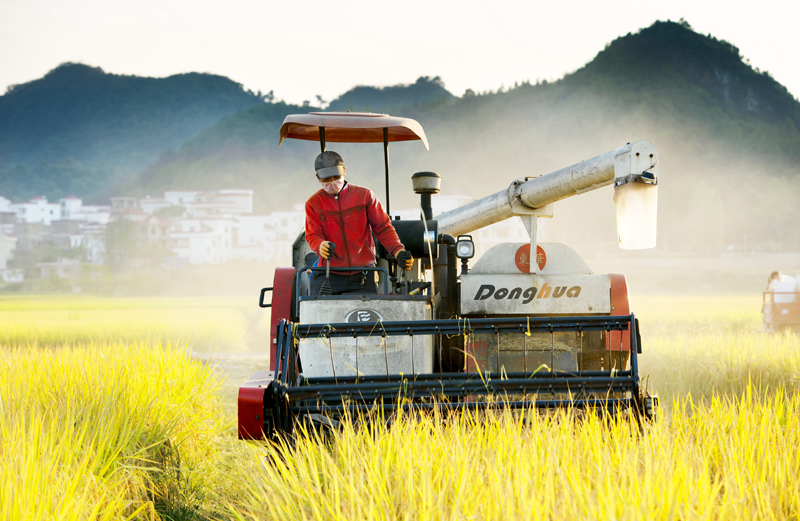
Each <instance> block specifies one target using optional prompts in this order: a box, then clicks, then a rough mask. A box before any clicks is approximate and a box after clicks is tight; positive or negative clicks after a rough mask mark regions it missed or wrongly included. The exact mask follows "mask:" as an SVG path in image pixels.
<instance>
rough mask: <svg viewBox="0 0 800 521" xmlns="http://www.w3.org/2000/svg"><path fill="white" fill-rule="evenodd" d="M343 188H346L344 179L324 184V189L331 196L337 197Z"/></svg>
mask: <svg viewBox="0 0 800 521" xmlns="http://www.w3.org/2000/svg"><path fill="white" fill-rule="evenodd" d="M342 187H344V179H339V180H338V181H333V182H331V183H323V184H322V189H323V190H325V191H326V192H328V193H329V194H331V195H336V194H338V193H339V192H341V191H342Z"/></svg>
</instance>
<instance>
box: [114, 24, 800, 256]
mask: <svg viewBox="0 0 800 521" xmlns="http://www.w3.org/2000/svg"><path fill="white" fill-rule="evenodd" d="M535 75H536V71H535V70H531V69H529V68H527V66H526V65H525V64H524V63H520V76H521V77H531V76H535ZM441 87H442V88H444V85H441ZM346 98H347V95H344V96H342V97H341V98H340V99H346ZM310 110H315V109H314V108H313V107H302V108H301V107H297V106H287V105H283V104H266V105H264V106H259V107H253V108H251V109H249V110H247V111H243V112H240V113H238V114H235V115H232V116H229V117H226V118H224V119H223V120H221V121H220V122H219V123H217V124H216V125H214V126H212V127H211V128H209V129H206V130H204V131H203V132H201V133H200V134H198V136H197V137H196V138H194V139H192V140H189V141H188V142H186V143H185V144H184V145H183V146H182V147H181V148H180V149H178V150H177V151H176V152H170V153H169V154H166V155H164V156H162V157H161V158H160V160H159V162H158V163H157V164H156V165H154V166H153V167H151V168H150V169H148V170H147V171H146V172H145V173H144V174H143V175H142V177H141V178H140V180H139V182H138V183H136V184H135V185H131V186H129V187H128V188H129V190H130V191H137V192H139V193H145V192H147V193H159V192H160V191H162V190H163V189H166V188H170V187H181V188H182V187H187V186H192V187H197V188H214V187H222V186H244V187H249V188H253V189H254V190H256V193H257V196H258V197H259V199H258V207H259V209H260V210H261V211H267V210H271V209H278V208H288V207H290V206H291V205H292V204H293V203H297V202H302V201H303V200H304V199H305V197H306V196H307V195H308V193H310V191H312V190H314V189H316V185H315V181H314V177H313V173H312V171H311V164H312V161H313V157H314V156H315V155H316V153H318V150H319V147H318V145H315V144H314V143H311V142H296V141H293V140H287V141H286V142H284V145H283V146H282V147H281V148H280V149H278V147H277V141H278V128H279V126H280V124H281V121H282V119H283V117H284V116H285V115H286V114H290V113H297V112H301V113H302V112H307V111H310ZM392 110H393V111H392V114H393V115H403V116H407V117H412V118H415V119H417V120H418V121H420V123H421V124H422V125H423V127H424V128H425V131H426V133H427V135H428V138H429V141H430V144H431V150H430V152H426V151H425V150H424V147H422V146H421V145H419V144H418V143H413V142H411V143H398V144H395V145H392V147H391V151H392V152H391V153H390V155H391V163H392V169H393V178H394V179H396V181H395V187H398V188H397V191H396V192H394V195H393V206H394V207H398V205H405V206H411V205H413V204H415V203H414V200H413V195H412V194H411V193H410V190H409V189H408V186H407V185H408V181H407V178H408V177H409V176H410V175H411V174H412V173H413V172H415V171H421V170H434V171H439V172H440V173H441V174H442V175H443V176H444V181H443V193H454V192H458V193H463V194H466V195H470V196H473V197H479V196H482V195H486V194H488V193H491V191H496V190H500V189H503V188H505V187H507V186H508V183H509V182H510V181H511V180H513V179H514V178H516V177H523V176H531V175H541V174H545V173H547V172H550V171H552V170H554V169H557V168H560V167H563V166H566V165H569V164H572V163H575V162H578V161H580V160H582V159H586V158H588V157H592V156H594V155H597V154H600V153H603V152H606V151H608V150H611V149H614V148H616V147H618V146H620V145H624V144H625V143H626V142H628V141H633V140H636V139H648V140H650V141H652V142H653V143H654V144H655V145H656V146H657V148H658V150H659V154H660V157H661V163H660V165H659V168H660V170H661V173H662V177H663V183H662V184H661V186H660V193H661V202H660V205H659V208H660V214H661V217H660V227H659V233H660V234H662V235H664V237H665V238H664V240H663V241H662V244H667V245H670V247H673V248H683V247H686V248H690V249H700V250H702V249H713V250H718V249H719V247H720V244H732V243H735V242H736V243H738V242H741V241H742V235H748V236H749V242H748V240H747V239H745V242H748V244H750V245H751V246H753V245H754V244H755V243H754V237H755V238H756V239H755V241H757V242H759V244H760V246H759V247H762V246H763V248H766V249H769V248H772V249H776V250H779V249H783V248H785V245H787V244H792V243H796V246H797V247H799V248H800V229H798V227H797V226H796V222H797V221H798V218H800V214H798V212H800V210H798V209H797V206H798V205H797V204H796V194H797V193H800V170H798V167H797V165H798V164H800V163H799V162H800V132H798V130H797V129H798V126H800V125H799V124H798V122H800V103H798V101H797V100H796V99H795V98H794V97H793V96H792V95H791V94H790V93H789V92H788V91H787V90H786V89H785V88H784V87H783V86H782V85H780V84H779V83H778V82H776V81H775V80H774V79H773V78H771V77H770V76H769V74H768V73H766V72H762V71H759V70H757V69H754V68H753V67H751V66H750V65H749V64H748V63H747V62H746V61H745V60H744V59H743V58H742V56H740V53H739V51H738V49H737V48H736V47H735V46H733V45H732V44H730V43H727V42H724V41H720V40H717V39H715V38H714V37H712V36H710V35H702V34H698V33H696V32H695V31H694V30H693V29H692V28H691V27H690V26H689V25H688V24H687V23H685V22H681V23H676V22H656V23H655V24H653V25H652V26H650V27H648V28H645V29H642V30H641V31H639V32H637V33H635V34H628V35H626V36H623V37H620V38H618V39H616V40H614V41H613V42H611V43H609V44H608V45H607V46H606V48H605V49H603V50H601V51H600V52H599V53H598V55H597V56H596V57H595V59H593V60H592V61H591V62H589V63H588V64H587V65H586V66H585V67H583V68H581V69H580V70H578V71H576V72H574V73H572V74H569V75H567V76H565V77H564V78H563V79H561V80H559V81H556V82H552V83H547V82H542V83H537V84H530V83H523V84H518V85H515V86H514V87H513V88H511V89H508V90H499V91H496V92H485V93H473V92H472V91H467V92H466V93H465V94H464V96H463V97H461V98H447V97H446V96H439V97H433V98H431V99H430V100H429V101H428V102H426V103H415V104H413V105H407V106H406V107H404V108H402V109H398V110H396V111H395V109H392ZM330 146H331V147H333V145H330ZM334 149H335V150H337V151H340V152H341V153H343V155H344V157H345V161H346V162H347V164H348V176H349V177H350V179H351V181H353V182H360V183H362V184H367V185H369V186H373V187H375V188H379V187H381V185H382V181H381V177H382V175H383V174H382V172H383V162H382V159H381V147H379V146H369V145H340V144H336V145H335V148H334ZM598 192H602V194H600V195H592V194H590V195H588V196H582V197H579V198H573V199H570V200H568V201H564V202H563V203H558V205H557V213H559V216H558V218H557V219H554V220H553V223H554V224H553V228H552V229H553V233H554V236H553V237H552V239H553V240H567V239H568V237H566V236H559V234H560V233H563V234H567V235H568V234H569V233H574V234H577V235H579V236H580V237H581V238H582V240H586V239H587V238H589V239H590V240H599V241H601V242H602V243H603V244H606V243H608V244H610V245H611V246H612V247H613V245H614V244H615V240H614V229H613V205H609V204H607V201H605V199H607V198H609V197H610V196H608V195H607V194H605V191H598ZM603 194H605V195H603ZM599 198H603V202H602V203H600V202H597V205H596V206H593V205H594V204H595V203H594V202H595V201H599ZM559 207H563V208H565V209H566V211H563V212H559V210H558V208H559ZM745 209H746V210H745ZM761 213H765V214H767V213H768V214H771V217H770V219H759V218H758V216H759V215H760V214H761ZM698 222H702V223H703V225H702V226H697V223H698ZM609 223H610V224H609ZM559 230H561V231H559ZM569 230H572V231H569ZM567 242H569V241H568V240H567Z"/></svg>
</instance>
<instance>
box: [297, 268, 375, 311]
mask: <svg viewBox="0 0 800 521" xmlns="http://www.w3.org/2000/svg"><path fill="white" fill-rule="evenodd" d="M326 269H327V268H325V267H324V266H311V267H307V268H302V270H301V271H310V272H312V273H314V272H323V273H324V272H325V271H326ZM330 271H331V272H333V273H336V272H337V271H338V272H361V271H377V272H380V273H383V294H384V295H388V294H389V272H388V271H386V268H381V267H378V266H364V267H361V268H356V267H343V268H333V267H332V268H331V269H330ZM295 278H296V279H297V280H296V281H295V292H294V294H295V296H296V299H297V301H296V302H295V309H298V308H297V307H296V306H297V302H299V301H300V299H301V298H303V296H301V295H300V277H295ZM308 284H309V287H310V286H311V277H309V281H308ZM306 296H309V295H306ZM310 296H318V295H310Z"/></svg>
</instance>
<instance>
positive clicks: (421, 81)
mask: <svg viewBox="0 0 800 521" xmlns="http://www.w3.org/2000/svg"><path fill="white" fill-rule="evenodd" d="M454 97H455V96H453V94H451V93H450V92H449V91H448V90H447V89H445V88H444V82H443V81H442V79H441V78H440V77H439V76H436V77H434V78H431V77H429V76H421V77H420V78H418V79H417V81H415V82H414V83H412V84H410V85H391V86H388V87H371V86H368V85H359V86H357V87H354V88H352V89H350V90H349V91H347V92H345V93H344V94H342V95H341V96H339V97H338V98H336V99H335V100H333V101H332V102H331V103H330V105H329V106H328V110H337V111H344V110H351V111H361V112H386V113H389V112H391V111H393V110H394V109H398V110H400V109H403V108H405V107H414V106H420V105H426V104H429V103H435V102H448V101H452V100H453V99H454Z"/></svg>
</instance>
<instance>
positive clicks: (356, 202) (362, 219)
mask: <svg viewBox="0 0 800 521" xmlns="http://www.w3.org/2000/svg"><path fill="white" fill-rule="evenodd" d="M314 170H316V172H317V179H319V182H320V184H322V190H320V191H318V192H317V193H315V194H314V195H312V196H311V197H310V198H309V199H308V201H306V242H308V245H309V246H310V247H311V249H312V250H313V251H314V252H315V253H316V254H317V255H318V256H319V257H320V259H326V262H330V266H331V267H332V268H340V267H350V266H353V267H370V266H374V265H375V243H374V242H373V240H372V234H373V233H374V234H375V236H376V237H377V238H378V240H379V241H380V242H381V244H382V245H383V246H384V247H385V248H386V249H387V250H388V251H389V253H391V254H392V255H394V257H395V259H397V263H398V265H399V266H400V267H402V268H405V269H407V270H408V269H410V268H411V265H412V263H413V259H412V257H411V254H410V253H409V252H408V251H406V250H405V247H404V246H403V244H402V243H401V242H400V238H399V237H398V236H397V232H396V231H395V230H394V227H393V226H392V223H391V221H390V220H389V216H388V215H386V212H385V211H384V210H383V206H382V205H381V203H380V201H378V198H377V197H376V196H375V193H374V192H373V191H372V190H370V189H369V188H364V187H361V186H356V185H353V184H349V183H348V182H347V181H345V180H344V176H345V167H344V161H343V160H342V156H340V155H339V154H337V153H336V152H333V151H327V152H323V153H321V154H320V155H318V156H317V158H316V160H315V161H314ZM322 265H324V264H323V263H322V261H321V262H320V266H322ZM325 280H326V277H325V276H324V275H323V274H320V273H319V272H316V273H315V276H313V277H312V278H311V294H312V295H318V294H319V293H320V289H321V288H322V286H323V284H324V283H325ZM329 284H330V293H331V294H334V295H339V294H342V293H351V294H352V293H361V294H368V293H369V294H375V293H377V292H378V287H377V284H376V283H375V277H374V276H373V273H372V272H368V271H352V272H341V271H337V272H336V273H331V274H330V282H329Z"/></svg>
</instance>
